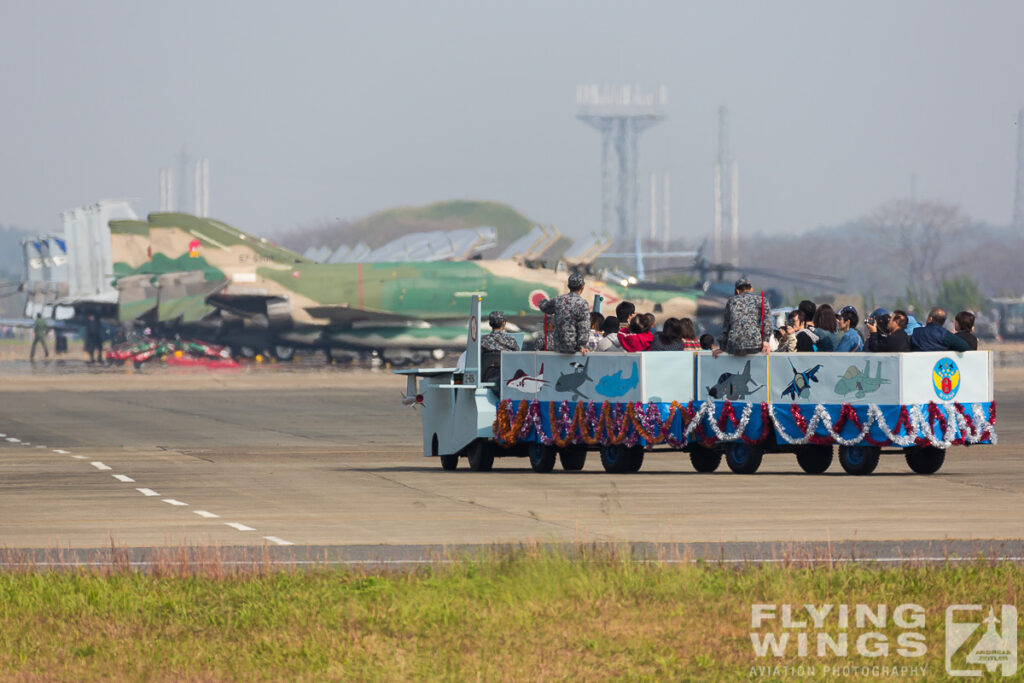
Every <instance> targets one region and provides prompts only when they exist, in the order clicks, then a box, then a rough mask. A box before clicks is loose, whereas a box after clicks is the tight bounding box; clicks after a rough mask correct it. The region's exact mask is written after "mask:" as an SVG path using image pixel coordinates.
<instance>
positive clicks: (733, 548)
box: [0, 365, 1024, 563]
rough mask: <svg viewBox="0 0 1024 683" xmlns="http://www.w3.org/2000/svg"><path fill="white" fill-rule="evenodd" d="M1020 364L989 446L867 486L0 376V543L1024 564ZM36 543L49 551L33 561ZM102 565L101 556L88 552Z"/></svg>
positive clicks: (369, 417) (315, 553) (779, 471)
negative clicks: (474, 441) (610, 546)
mask: <svg viewBox="0 0 1024 683" xmlns="http://www.w3.org/2000/svg"><path fill="white" fill-rule="evenodd" d="M1022 379H1024V368H1017V367H1012V368H997V370H996V400H997V402H998V421H997V424H996V428H997V432H998V434H999V444H998V445H996V446H975V447H969V448H963V447H957V448H954V449H952V450H951V451H950V453H949V454H948V456H947V459H946V464H945V466H944V467H943V469H942V470H940V472H939V473H937V474H935V475H931V476H921V475H915V474H913V473H911V472H910V470H909V468H908V467H907V466H906V464H905V462H904V460H903V457H902V456H901V455H888V456H887V455H883V457H882V462H881V464H880V466H879V468H878V470H877V471H876V472H875V474H873V475H871V476H868V477H852V476H849V475H846V474H844V473H843V472H842V469H841V468H840V467H839V464H838V462H834V463H833V465H832V467H831V469H830V470H829V472H828V473H826V474H824V475H807V474H804V473H802V472H801V471H800V470H799V468H798V466H797V464H796V461H795V458H794V457H793V456H791V455H771V454H769V455H766V456H765V464H764V465H763V466H762V468H761V471H759V472H758V473H757V474H755V475H753V476H741V475H736V474H732V473H731V472H730V471H729V470H728V468H727V467H726V466H725V464H724V463H723V464H722V466H721V468H720V469H719V471H718V472H716V473H714V474H710V475H709V474H697V473H695V472H694V471H693V469H692V468H691V466H690V463H689V458H688V457H687V456H686V455H685V454H681V453H667V452H655V453H649V454H648V456H647V459H646V461H645V463H644V467H643V470H641V471H640V472H639V473H636V474H622V475H611V474H607V473H605V472H604V471H603V469H602V468H601V465H600V461H599V459H598V457H597V454H596V453H591V455H590V457H589V459H588V462H587V465H586V467H585V468H584V470H583V471H582V472H562V471H560V470H559V469H557V468H556V471H555V472H553V473H551V474H535V473H533V472H532V471H530V469H529V465H528V463H527V462H526V461H525V460H523V459H518V458H504V459H501V460H498V461H496V463H495V469H494V471H492V472H479V473H478V472H470V471H468V469H465V464H464V462H463V464H462V465H460V469H459V470H457V471H455V472H443V471H442V470H441V468H440V464H439V463H438V462H437V460H436V459H430V458H423V457H422V456H421V455H420V438H421V437H420V417H419V414H418V413H417V412H415V411H414V410H413V409H411V408H406V407H403V406H402V405H400V403H399V401H400V398H401V397H400V393H401V391H402V390H403V389H404V386H405V385H404V379H403V378H399V377H395V376H393V375H391V374H389V373H387V372H385V371H379V372H373V371H368V370H349V371H339V370H320V369H313V368H309V369H303V370H301V371H294V370H292V371H288V372H278V371H274V370H273V369H270V368H262V369H259V370H253V371H234V372H210V371H207V372H180V373H174V372H172V371H161V370H156V369H154V371H152V372H144V373H133V372H130V371H124V370H117V369H111V368H96V369H86V368H84V367H77V366H73V367H69V368H68V371H67V372H63V371H56V370H54V369H53V368H52V367H47V366H42V365H41V366H40V370H39V371H38V372H35V373H32V372H24V371H21V370H19V371H17V372H8V373H4V372H3V369H2V368H0V434H3V437H0V548H3V549H6V553H5V555H6V556H7V559H10V558H11V557H14V556H22V557H24V558H35V560H37V561H42V560H44V559H45V558H48V557H49V558H51V559H52V558H53V557H56V556H57V555H56V554H55V553H54V552H52V551H55V550H56V549H64V552H63V553H61V556H62V557H64V558H65V560H66V561H71V560H72V558H77V561H101V562H102V561H107V560H109V557H110V553H109V550H107V551H104V550H102V549H104V548H106V549H109V548H111V546H116V547H118V548H125V549H133V550H130V551H128V552H129V553H130V554H131V557H132V558H134V559H133V561H138V562H144V561H145V557H146V552H155V551H154V550H153V549H157V548H168V547H180V546H198V547H216V548H222V549H225V552H227V553H228V554H229V555H231V556H233V557H234V556H237V557H243V556H244V557H249V556H250V555H252V552H251V550H252V548H253V547H254V546H256V547H263V546H266V547H268V548H269V550H270V553H271V554H270V556H271V557H273V558H277V559H280V560H281V561H293V562H294V561H300V560H301V558H306V560H309V559H310V558H319V559H323V558H333V560H332V561H336V560H339V559H341V560H344V558H352V561H356V562H370V563H372V562H378V561H379V562H385V563H387V562H398V563H408V562H411V563H415V562H418V561H422V559H424V558H432V557H438V556H440V555H443V554H444V553H445V551H446V550H448V549H452V548H466V549H472V548H475V547H478V546H481V545H488V544H496V543H499V544H518V543H574V542H585V543H622V542H634V543H638V544H640V545H638V546H635V547H637V548H639V549H640V550H641V552H642V553H644V554H646V555H647V556H650V557H663V558H670V557H674V558H677V559H679V558H691V557H709V558H719V559H756V558H776V559H777V558H780V557H785V556H792V557H804V558H811V557H824V556H826V555H831V556H835V557H846V558H850V557H862V558H863V557H878V558H900V557H918V558H921V557H929V558H941V557H944V556H948V555H956V556H963V557H970V556H976V555H977V554H979V553H984V554H986V555H992V554H996V555H1000V556H1006V557H1020V556H1021V555H1024V548H1022V544H1021V542H1020V539H1022V538H1024V467H1022V466H1021V459H1020V452H1019V450H1020V444H1021V443H1022V442H1024V439H1022V437H1024V421H1022V418H1024V386H1022V382H1021V380H1022ZM47 549H48V550H49V551H51V552H49V553H45V552H43V551H44V550H47ZM103 558H107V560H104V559H103Z"/></svg>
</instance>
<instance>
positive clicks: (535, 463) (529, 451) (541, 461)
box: [526, 442, 558, 474]
mask: <svg viewBox="0 0 1024 683" xmlns="http://www.w3.org/2000/svg"><path fill="white" fill-rule="evenodd" d="M526 455H527V457H529V458H530V467H531V468H532V469H533V471H534V472H540V473H541V474H547V473H548V472H550V471H551V470H553V469H555V458H556V457H557V456H558V449H556V448H555V447H554V446H545V445H544V444H542V443H539V442H533V443H530V444H528V445H527V447H526Z"/></svg>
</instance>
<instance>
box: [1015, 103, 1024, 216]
mask: <svg viewBox="0 0 1024 683" xmlns="http://www.w3.org/2000/svg"><path fill="white" fill-rule="evenodd" d="M1013 227H1015V228H1017V229H1018V230H1024V109H1021V110H1020V111H1018V112H1017V189H1016V192H1015V193H1014V195H1013Z"/></svg>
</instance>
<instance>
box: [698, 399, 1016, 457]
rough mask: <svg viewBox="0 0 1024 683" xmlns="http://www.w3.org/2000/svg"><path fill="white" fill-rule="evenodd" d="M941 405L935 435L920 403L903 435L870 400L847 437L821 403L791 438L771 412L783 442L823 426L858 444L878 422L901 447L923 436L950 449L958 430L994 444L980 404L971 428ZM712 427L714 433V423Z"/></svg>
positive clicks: (951, 407) (801, 440) (836, 437)
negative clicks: (941, 420)
mask: <svg viewBox="0 0 1024 683" xmlns="http://www.w3.org/2000/svg"><path fill="white" fill-rule="evenodd" d="M749 405H750V404H748V408H749ZM943 405H944V406H945V408H946V415H947V419H946V429H945V432H943V433H942V434H941V435H939V434H936V433H935V430H934V429H932V426H931V423H930V421H929V419H928V418H927V417H926V416H925V414H924V412H923V411H922V410H921V406H919V405H912V406H910V408H909V410H908V412H909V415H910V424H909V425H908V427H907V430H906V434H903V435H901V434H897V433H895V432H893V431H892V429H890V427H889V425H888V423H887V422H886V420H885V415H884V414H883V413H882V409H881V408H879V407H878V405H877V404H875V403H872V404H870V405H868V411H867V419H866V420H865V421H864V422H863V424H862V425H861V430H860V434H858V435H857V436H856V437H854V438H852V439H846V438H844V437H843V436H842V435H841V434H839V433H838V432H836V430H835V428H834V426H833V424H832V416H831V415H830V414H829V412H828V410H827V409H826V408H825V406H824V405H823V404H821V403H819V404H817V405H816V406H815V407H814V415H813V417H811V419H810V420H809V421H808V423H807V429H806V431H805V433H804V434H802V435H801V436H799V437H796V438H794V437H791V436H790V435H789V434H788V433H787V432H786V430H785V429H784V428H783V426H782V425H781V424H780V420H779V417H778V416H777V415H776V414H775V408H776V406H775V405H774V404H772V405H770V413H771V417H772V422H773V423H774V424H775V431H776V433H777V434H778V435H779V436H780V437H781V438H782V440H783V441H785V442H786V443H787V444H790V445H793V446H797V445H802V444H806V443H809V442H810V440H811V437H812V436H814V434H815V433H816V431H817V429H818V426H819V425H822V426H824V427H825V431H827V432H828V437H830V438H831V439H832V440H833V441H835V442H836V443H837V444H839V445H841V446H853V445H856V444H859V443H861V442H862V441H863V440H864V437H866V436H867V435H868V432H869V431H870V430H871V427H872V425H878V429H879V430H880V431H881V432H882V433H883V434H885V438H886V439H887V440H888V441H889V442H890V443H891V444H893V445H896V446H900V447H906V446H913V445H914V444H915V443H916V442H917V440H918V439H923V440H925V441H928V442H929V443H931V444H932V445H934V446H937V447H939V448H949V447H950V446H952V445H954V444H953V442H954V441H955V440H956V435H957V432H958V431H959V433H960V436H961V438H962V439H963V440H964V441H966V442H968V443H978V442H979V441H981V440H982V438H983V437H984V435H985V433H986V432H987V433H988V435H989V441H991V443H993V444H994V443H997V437H996V431H995V425H993V424H992V423H991V422H990V421H989V420H988V419H987V418H986V417H985V412H984V410H983V409H982V407H981V405H980V404H977V403H976V404H974V406H973V407H972V411H971V412H972V414H973V422H974V425H973V429H972V427H971V425H970V424H968V421H967V418H966V417H965V416H964V415H962V414H961V413H960V411H959V410H957V407H956V405H955V404H953V403H945V404H943ZM745 414H746V413H745ZM715 426H716V430H715V431H716V436H717V435H718V430H717V425H715ZM823 436H824V435H823Z"/></svg>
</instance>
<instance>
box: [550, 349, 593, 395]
mask: <svg viewBox="0 0 1024 683" xmlns="http://www.w3.org/2000/svg"><path fill="white" fill-rule="evenodd" d="M569 365H571V366H572V368H573V371H572V372H568V373H565V374H562V375H559V377H558V381H557V382H555V391H562V392H567V391H568V392H572V397H573V398H574V399H576V400H579V399H581V398H585V399H587V400H588V401H589V400H590V397H589V396H587V395H586V394H584V393H583V392H582V391H580V387H581V386H583V385H584V384H585V383H586V382H588V381H589V382H593V381H594V380H593V378H592V377H591V376H590V375H588V374H587V369H588V368H589V367H590V359H589V358H588V359H587V361H586V362H585V363H576V362H572V363H569Z"/></svg>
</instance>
